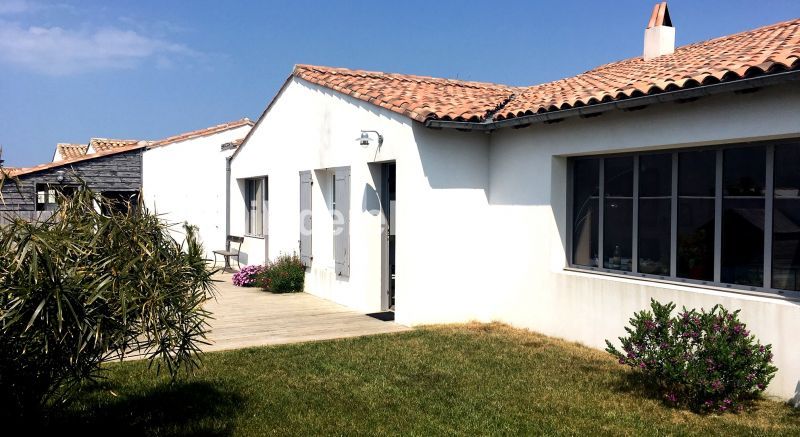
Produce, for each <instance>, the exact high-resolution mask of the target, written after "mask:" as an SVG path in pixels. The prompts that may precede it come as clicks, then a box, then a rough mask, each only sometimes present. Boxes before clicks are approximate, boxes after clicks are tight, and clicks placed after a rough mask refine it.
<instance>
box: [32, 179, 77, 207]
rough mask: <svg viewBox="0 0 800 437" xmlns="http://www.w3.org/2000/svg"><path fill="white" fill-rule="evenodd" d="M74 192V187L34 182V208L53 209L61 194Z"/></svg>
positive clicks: (67, 194) (68, 194) (56, 205)
mask: <svg viewBox="0 0 800 437" xmlns="http://www.w3.org/2000/svg"><path fill="white" fill-rule="evenodd" d="M74 192H75V187H70V186H61V185H51V184H36V210H37V211H55V210H56V209H58V202H59V199H61V198H62V196H66V197H69V196H71V195H72V194H73V193H74Z"/></svg>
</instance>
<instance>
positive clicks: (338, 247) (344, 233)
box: [333, 167, 350, 277]
mask: <svg viewBox="0 0 800 437" xmlns="http://www.w3.org/2000/svg"><path fill="white" fill-rule="evenodd" d="M334 183H335V184H336V186H335V190H336V211H337V212H338V213H339V214H337V215H339V217H341V221H340V223H339V225H338V226H337V229H335V230H336V231H337V232H336V233H335V235H334V240H333V243H334V255H335V258H336V260H335V261H336V275H337V276H345V277H349V276H350V167H340V168H337V169H336V174H335V177H334Z"/></svg>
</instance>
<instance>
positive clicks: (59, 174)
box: [0, 142, 146, 223]
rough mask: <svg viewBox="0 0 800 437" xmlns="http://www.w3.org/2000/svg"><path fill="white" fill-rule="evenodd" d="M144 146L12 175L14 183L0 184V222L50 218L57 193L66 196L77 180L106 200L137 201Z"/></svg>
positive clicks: (133, 145) (22, 170) (66, 160)
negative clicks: (1, 195)
mask: <svg viewBox="0 0 800 437" xmlns="http://www.w3.org/2000/svg"><path fill="white" fill-rule="evenodd" d="M145 146H146V143H145V142H141V143H133V144H131V145H128V146H125V147H120V148H116V149H112V150H107V151H104V152H97V153H94V154H91V155H89V154H84V155H79V156H75V157H67V158H64V159H61V160H59V161H57V162H51V163H47V164H42V165H38V166H35V167H29V168H23V169H18V170H16V171H14V172H12V175H13V176H15V177H16V181H15V182H11V181H6V183H5V184H3V192H2V194H3V202H0V223H2V222H3V221H4V220H6V219H7V218H8V217H11V216H17V217H22V218H24V219H26V220H37V219H43V218H47V217H49V216H50V214H51V213H52V211H53V210H55V209H56V200H57V193H58V192H63V193H69V192H70V191H72V190H74V189H75V188H76V187H78V185H79V184H80V183H81V182H80V181H83V182H85V183H86V186H88V187H89V188H91V189H92V190H94V191H96V192H98V193H100V194H102V195H105V196H107V197H110V198H114V199H125V200H132V201H136V199H137V198H138V195H139V191H140V189H141V186H142V150H143V148H144V147H145Z"/></svg>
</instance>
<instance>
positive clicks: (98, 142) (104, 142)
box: [89, 138, 139, 152]
mask: <svg viewBox="0 0 800 437" xmlns="http://www.w3.org/2000/svg"><path fill="white" fill-rule="evenodd" d="M138 142H139V140H117V139H112V138H92V139H91V140H89V146H90V147H91V148H92V150H94V151H95V152H105V151H106V150H111V149H117V148H120V147H128V146H132V145H134V144H137V143H138Z"/></svg>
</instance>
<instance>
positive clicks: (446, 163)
mask: <svg viewBox="0 0 800 437" xmlns="http://www.w3.org/2000/svg"><path fill="white" fill-rule="evenodd" d="M673 45H674V29H673V28H672V26H671V20H670V17H669V13H668V11H667V10H666V7H665V6H661V5H659V6H658V7H657V8H656V10H655V12H654V15H653V18H652V19H651V22H650V24H649V26H648V29H647V30H646V37H645V49H644V51H645V56H643V57H637V58H633V59H628V60H625V61H621V62H616V63H611V64H607V65H604V66H602V67H599V68H597V69H594V70H591V71H589V72H586V73H583V74H580V75H577V76H574V77H571V78H567V79H563V80H559V81H555V82H551V83H547V84H543V85H537V86H531V87H510V86H504V85H495V84H486V83H477V82H463V81H456V80H445V79H435V78H429V77H421V76H411V75H400V74H386V73H377V72H367V71H354V70H347V69H340V68H327V67H314V66H305V65H299V66H297V67H296V68H295V69H294V71H293V73H292V74H291V76H290V77H289V78H288V79H287V81H286V83H285V84H284V86H283V87H282V89H281V90H280V92H279V93H278V95H277V96H276V97H275V98H274V100H272V102H270V104H269V106H268V107H267V109H266V110H265V111H264V113H263V115H262V116H261V117H260V118H259V120H258V121H257V122H256V125H255V127H254V128H253V129H252V131H251V132H250V133H249V135H248V136H247V137H246V139H245V141H244V143H243V144H242V146H241V147H239V149H238V150H237V151H236V153H235V154H234V156H233V158H232V161H231V184H230V190H231V196H230V200H231V206H230V217H231V218H230V223H231V233H233V234H241V235H245V236H246V237H247V238H246V241H245V243H244V245H243V248H242V249H243V256H242V261H243V262H246V263H247V264H259V263H262V262H264V261H265V259H268V258H274V257H275V256H277V255H278V254H280V253H291V252H297V253H299V254H300V255H301V257H302V258H303V260H304V262H306V263H307V265H308V271H307V274H306V291H308V292H309V293H313V294H316V295H319V296H322V297H325V298H328V299H331V300H333V301H336V302H339V303H342V304H345V305H348V306H350V307H352V308H355V309H357V310H360V311H363V312H373V311H379V310H386V309H390V308H394V309H395V311H396V312H395V314H396V320H397V321H398V322H399V323H403V324H408V325H416V324H423V323H443V322H460V321H468V320H481V321H492V320H499V321H503V322H507V323H511V324H513V325H515V326H520V327H525V328H530V329H533V330H536V331H538V332H542V333H544V334H547V335H553V336H557V337H562V338H566V339H569V340H574V341H579V342H581V343H584V344H587V345H589V346H593V347H598V348H601V347H604V341H605V339H614V338H616V337H618V336H620V335H623V334H624V330H623V327H624V325H625V324H626V323H627V320H628V318H629V317H630V316H631V315H632V314H633V313H634V311H638V310H641V309H643V308H645V307H647V306H648V304H649V300H650V299H651V298H655V299H658V300H660V301H673V302H675V303H676V304H677V305H678V307H681V306H684V305H685V306H687V307H690V308H691V307H695V308H700V307H703V308H707V309H708V308H711V307H712V306H713V305H715V304H717V303H721V304H724V305H725V306H726V307H728V308H731V309H742V313H741V317H742V319H743V320H744V321H745V322H746V323H747V324H748V325H749V327H750V328H751V329H752V332H753V333H755V334H757V335H758V336H759V338H760V339H761V340H762V341H764V342H768V343H772V344H773V345H774V346H775V349H774V351H775V363H776V365H777V366H778V367H779V369H780V371H779V373H778V375H777V377H776V378H775V380H774V381H773V383H772V384H771V385H770V388H769V391H770V392H771V393H773V394H777V395H781V396H784V397H790V396H793V395H794V394H795V390H796V388H797V387H798V383H800V348H798V347H797V345H796V342H795V337H794V335H795V334H796V330H797V327H798V326H800V306H798V303H800V299H799V298H800V278H798V277H797V272H798V271H800V232H798V230H800V178H798V176H797V175H800V85H798V82H797V79H798V78H800V71H798V69H800V61H798V59H799V58H800V20H793V21H788V22H784V23H779V24H776V25H772V26H767V27H764V28H760V29H756V30H753V31H749V32H744V33H741V34H736V35H731V36H726V37H723V38H718V39H714V40H710V41H706V42H701V43H697V44H691V45H688V46H684V47H680V48H677V49H675V48H674V47H673ZM364 131H376V132H364ZM362 132H364V133H363V135H364V136H365V137H366V138H365V139H364V140H363V141H355V140H354V139H355V138H358V137H360V136H361V135H362ZM378 134H379V135H380V137H379V135H378ZM361 144H364V145H363V146H362V145H361ZM303 229H310V233H307V232H303ZM395 302H396V304H395Z"/></svg>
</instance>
